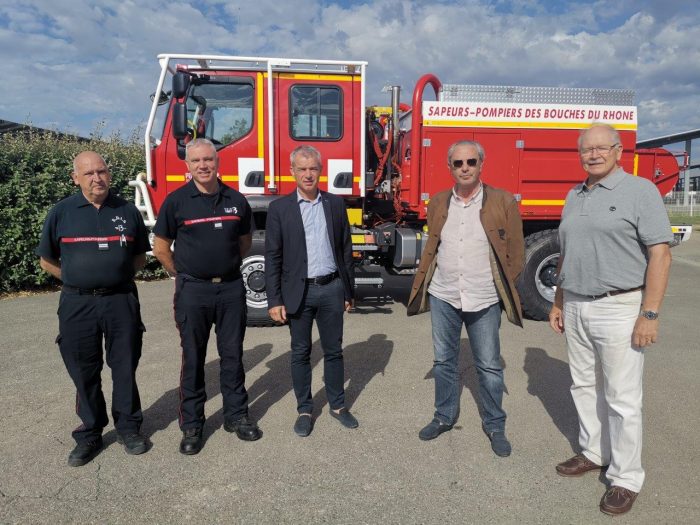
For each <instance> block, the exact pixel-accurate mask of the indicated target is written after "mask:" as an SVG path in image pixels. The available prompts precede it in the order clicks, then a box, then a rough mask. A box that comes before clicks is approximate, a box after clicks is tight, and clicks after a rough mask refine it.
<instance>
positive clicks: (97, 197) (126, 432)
mask: <svg viewBox="0 0 700 525" xmlns="http://www.w3.org/2000/svg"><path fill="white" fill-rule="evenodd" d="M72 178H73V182H74V183H75V184H76V186H79V187H80V190H81V191H79V192H77V193H75V194H74V195H72V196H70V197H67V198H65V199H63V200H62V201H61V202H59V203H58V204H57V205H56V206H54V207H53V208H52V209H51V211H50V212H49V214H48V216H47V217H46V221H45V223H44V228H43V231H42V234H41V241H40V243H39V247H38V248H37V250H36V253H37V255H38V256H39V257H40V264H41V267H42V268H43V269H44V270H46V271H47V272H49V273H50V274H51V275H53V276H54V277H56V278H57V279H60V280H61V281H62V282H63V288H62V290H61V297H60V301H59V307H58V324H59V335H58V337H57V338H56V342H57V343H58V345H59V349H60V351H61V357H62V358H63V362H64V363H65V365H66V369H67V370H68V374H69V375H70V377H71V379H72V380H73V383H74V384H75V387H76V389H77V393H76V412H77V414H78V416H79V417H80V419H81V421H82V425H80V426H79V427H78V428H76V429H75V430H74V431H73V438H74V439H75V441H76V442H77V445H76V447H75V448H74V449H73V450H72V452H71V453H70V455H69V456H68V464H69V465H71V466H74V467H78V466H81V465H85V464H86V463H88V462H89V461H90V460H92V458H94V457H95V456H96V455H97V454H98V453H99V452H100V450H101V449H102V429H103V428H104V427H105V426H106V425H107V423H108V421H109V420H108V417H107V409H106V406H105V399H104V395H103V394H102V383H101V378H100V374H101V371H102V366H103V358H102V340H103V339H104V342H105V356H106V360H107V365H108V366H109V367H110V368H111V370H112V383H113V391H112V419H113V422H114V426H115V428H116V430H117V436H118V437H117V440H118V441H119V443H121V444H123V445H124V448H125V450H126V452H127V453H129V454H143V453H144V452H146V451H147V450H148V448H149V445H150V443H149V441H148V440H147V438H146V437H144V436H143V435H142V434H141V433H140V427H141V422H142V420H143V416H142V414H141V400H140V398H139V391H138V388H137V386H136V367H137V365H138V362H139V358H140V357H141V343H142V339H143V332H144V330H145V328H144V326H143V323H142V322H141V313H140V306H139V301H138V296H137V291H136V285H135V284H134V274H135V273H136V271H137V270H139V269H140V268H142V267H143V266H144V264H145V262H146V251H148V249H149V248H150V246H149V244H148V232H147V230H146V227H145V226H144V223H143V218H142V217H141V214H140V213H139V211H138V210H137V209H136V207H135V206H134V205H133V204H132V203H130V202H127V201H125V200H124V199H122V198H120V197H118V196H116V195H115V194H114V193H113V192H112V191H111V190H110V188H109V186H110V180H111V175H110V172H109V168H108V167H107V165H106V164H105V161H104V160H103V159H102V157H101V156H100V155H98V154H97V153H95V152H93V151H84V152H82V153H80V154H79V155H78V156H76V157H75V160H74V161H73V173H72Z"/></svg>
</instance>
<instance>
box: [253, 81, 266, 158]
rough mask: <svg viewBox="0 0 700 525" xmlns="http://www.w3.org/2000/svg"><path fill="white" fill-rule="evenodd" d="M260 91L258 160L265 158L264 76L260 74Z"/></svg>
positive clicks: (258, 85) (258, 82)
mask: <svg viewBox="0 0 700 525" xmlns="http://www.w3.org/2000/svg"><path fill="white" fill-rule="evenodd" d="M255 89H257V90H258V96H257V104H258V117H257V119H258V158H262V157H264V156H265V119H264V117H263V115H264V111H263V75H262V73H258V75H257V79H256V88H255Z"/></svg>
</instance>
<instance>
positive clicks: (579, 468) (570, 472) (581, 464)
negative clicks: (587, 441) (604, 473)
mask: <svg viewBox="0 0 700 525" xmlns="http://www.w3.org/2000/svg"><path fill="white" fill-rule="evenodd" d="M604 468H605V467H603V466H602V465H596V464H595V463H593V462H592V461H591V460H590V459H588V458H587V457H586V456H584V455H583V454H576V455H575V456H574V457H573V458H570V459H567V460H566V461H564V462H562V463H559V464H558V465H557V466H556V469H557V474H559V475H560V476H564V477H567V478H574V477H577V476H582V475H584V474H585V473H586V472H589V471H591V470H602V469H604Z"/></svg>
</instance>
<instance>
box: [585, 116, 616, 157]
mask: <svg viewBox="0 0 700 525" xmlns="http://www.w3.org/2000/svg"><path fill="white" fill-rule="evenodd" d="M593 128H605V129H606V130H608V133H610V138H611V139H612V141H613V144H620V145H622V141H621V140H620V134H619V133H618V132H617V130H616V129H615V128H613V127H612V126H611V125H610V124H606V123H604V122H593V123H592V124H591V125H590V126H588V127H587V128H586V129H584V130H583V131H581V133H580V134H579V136H578V142H577V145H578V149H579V150H580V149H581V144H582V143H583V137H584V136H585V135H586V133H588V132H589V131H590V130H592V129H593Z"/></svg>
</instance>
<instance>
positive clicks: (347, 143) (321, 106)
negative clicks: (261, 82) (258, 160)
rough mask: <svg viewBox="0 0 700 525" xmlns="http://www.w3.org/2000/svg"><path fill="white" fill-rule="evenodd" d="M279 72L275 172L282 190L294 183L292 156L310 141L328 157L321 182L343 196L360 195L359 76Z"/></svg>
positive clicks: (276, 97)
mask: <svg viewBox="0 0 700 525" xmlns="http://www.w3.org/2000/svg"><path fill="white" fill-rule="evenodd" d="M275 75H276V82H275V108H276V118H275V128H276V129H275V175H276V177H277V180H278V181H279V187H280V193H282V194H284V193H289V192H291V191H292V190H293V189H294V187H295V183H294V178H293V177H292V176H291V173H290V167H291V164H290V161H289V155H290V154H291V152H292V151H293V150H294V149H295V148H297V147H298V146H303V145H309V146H313V147H315V148H316V149H318V150H319V151H320V152H321V156H322V158H323V166H322V174H321V178H320V183H319V187H320V188H321V189H322V190H326V191H328V192H330V193H335V194H338V195H353V194H357V195H359V185H358V183H359V173H357V174H354V171H358V170H359V168H360V162H359V160H360V159H359V150H360V148H359V144H360V136H359V122H360V119H359V84H360V83H359V81H358V82H355V77H356V75H352V74H348V75H329V74H326V75H324V74H308V73H276V74H275ZM358 80H359V76H358ZM356 90H357V91H358V93H355V91H356ZM356 97H357V100H356ZM356 123H358V124H357V125H356Z"/></svg>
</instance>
